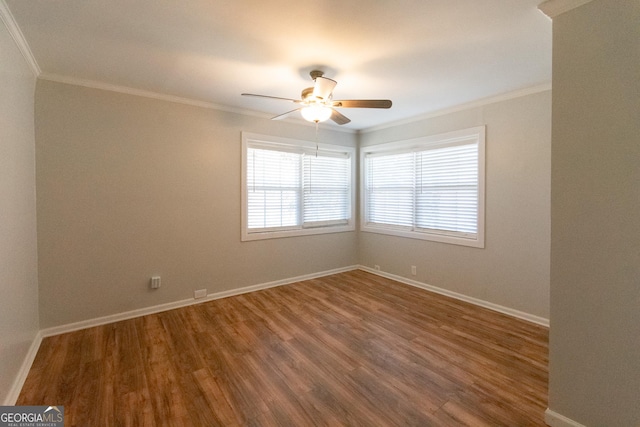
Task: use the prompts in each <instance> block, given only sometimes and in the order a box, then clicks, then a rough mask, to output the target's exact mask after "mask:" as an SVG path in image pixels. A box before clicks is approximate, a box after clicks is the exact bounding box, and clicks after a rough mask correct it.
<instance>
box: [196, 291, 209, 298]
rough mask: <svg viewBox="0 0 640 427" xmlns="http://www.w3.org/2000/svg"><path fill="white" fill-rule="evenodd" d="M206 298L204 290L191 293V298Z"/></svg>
mask: <svg viewBox="0 0 640 427" xmlns="http://www.w3.org/2000/svg"><path fill="white" fill-rule="evenodd" d="M206 296H207V290H206V289H198V290H197V291H193V298H194V299H198V298H204V297H206Z"/></svg>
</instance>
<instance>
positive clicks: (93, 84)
mask: <svg viewBox="0 0 640 427" xmlns="http://www.w3.org/2000/svg"><path fill="white" fill-rule="evenodd" d="M0 1H3V0H0ZM38 78H39V79H40V80H48V81H52V82H56V83H64V84H69V85H74V86H82V87H86V88H90V89H99V90H106V91H109V92H117V93H123V94H126V95H133V96H141V97H144V98H151V99H157V100H160V101H167V102H174V103H177V104H183V105H191V106H194V107H200V108H207V109H209V110H218V111H225V112H227V113H234V114H242V115H244V116H252V117H258V118H261V119H270V118H271V117H273V114H267V113H264V112H260V111H255V110H249V109H244V108H235V107H229V106H226V105H221V104H215V103H213V102H207V101H200V100H197V99H191V98H184V97H181V96H175V95H168V94H165V93H160V92H153V91H150V90H143V89H135V88H132V87H128V86H121V85H116V84H112V83H104V82H100V81H97V80H89V79H80V78H76V77H69V76H63V75H60V74H52V73H46V72H44V73H40V75H39V76H38ZM285 120H287V121H289V120H290V121H291V122H292V123H296V124H302V125H306V126H311V125H314V124H313V123H309V122H307V121H304V120H295V119H285ZM314 126H315V125H314ZM331 130H334V131H342V132H346V133H355V132H356V131H354V130H352V129H339V128H337V127H334V126H332V127H331Z"/></svg>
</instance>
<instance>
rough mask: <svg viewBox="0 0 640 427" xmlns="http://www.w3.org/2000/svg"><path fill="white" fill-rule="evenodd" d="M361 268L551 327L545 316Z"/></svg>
mask: <svg viewBox="0 0 640 427" xmlns="http://www.w3.org/2000/svg"><path fill="white" fill-rule="evenodd" d="M359 269H360V270H363V271H367V272H369V273H373V274H377V275H378V276H382V277H386V278H388V279H391V280H395V281H397V282H400V283H404V284H407V285H411V286H415V287H417V288H422V289H424V290H427V291H431V292H435V293H437V294H441V295H445V296H448V297H451V298H455V299H457V300H460V301H465V302H468V303H471V304H474V305H478V306H480V307H484V308H488V309H489V310H493V311H497V312H499V313H502V314H506V315H509V316H512V317H516V318H518V319H522V320H526V321H527V322H531V323H535V324H538V325H541V326H544V327H547V328H548V327H549V319H545V318H544V317H539V316H535V315H533V314H529V313H525V312H523V311H519V310H515V309H513V308H509V307H504V306H502V305H498V304H494V303H492V302H489V301H484V300H481V299H478V298H474V297H470V296H468V295H464V294H459V293H457V292H453V291H450V290H447V289H443V288H438V287H437V286H432V285H429V284H426V283H423V282H418V281H417V280H411V279H407V278H406V277H402V276H397V275H395V274H391V273H386V272H384V271H380V270H374V269H373V268H370V267H367V266H364V265H361V266H359Z"/></svg>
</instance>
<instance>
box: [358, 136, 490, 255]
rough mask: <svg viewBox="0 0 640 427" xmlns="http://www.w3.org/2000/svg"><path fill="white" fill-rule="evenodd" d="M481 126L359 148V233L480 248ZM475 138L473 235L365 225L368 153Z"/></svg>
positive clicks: (482, 214) (482, 205)
mask: <svg viewBox="0 0 640 427" xmlns="http://www.w3.org/2000/svg"><path fill="white" fill-rule="evenodd" d="M485 133H486V127H485V126H477V127H473V128H469V129H463V130H459V131H453V132H447V133H442V134H438V135H431V136H425V137H420V138H415V139H409V140H404V141H395V142H389V143H384V144H377V145H371V146H367V147H361V149H360V164H359V166H360V230H361V231H364V232H370V233H378V234H387V235H392V236H399V237H407V238H410V239H420V240H430V241H434V242H441V243H449V244H455V245H462V246H470V247H474V248H484V236H485V231H484V228H485V201H484V199H485ZM474 138H477V141H478V223H477V230H478V232H477V235H476V236H475V237H473V238H466V237H459V236H453V235H447V234H443V233H441V232H438V231H437V230H434V231H413V230H407V229H406V228H404V227H401V226H394V225H380V224H375V225H374V224H367V212H366V209H367V208H366V206H367V205H366V177H365V157H366V156H367V155H369V154H378V153H381V154H382V153H389V154H390V153H394V152H402V151H411V150H415V149H420V148H424V147H434V146H442V145H446V144H451V143H455V142H456V141H463V140H468V139H474Z"/></svg>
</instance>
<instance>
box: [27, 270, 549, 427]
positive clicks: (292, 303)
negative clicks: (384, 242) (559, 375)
mask: <svg viewBox="0 0 640 427" xmlns="http://www.w3.org/2000/svg"><path fill="white" fill-rule="evenodd" d="M547 340H548V330H547V329H546V328H544V327H541V326H537V325H534V324H531V323H527V322H524V321H520V320H517V319H513V318H511V317H508V316H505V315H502V314H498V313H495V312H492V311H489V310H485V309H482V308H478V307H476V306H473V305H470V304H466V303H463V302H460V301H456V300H453V299H450V298H447V297H443V296H440V295H436V294H432V293H430V292H426V291H424V290H421V289H417V288H414V287H410V286H407V285H404V284H400V283H397V282H394V281H392V280H388V279H385V278H382V277H378V276H376V275H372V274H369V273H366V272H363V271H351V272H347V273H341V274H336V275H333V276H328V277H324V278H320V279H314V280H308V281H304V282H299V283H295V284H291V285H286V286H281V287H277V288H272V289H267V290H264V291H259V292H254V293H251V294H245V295H240V296H235V297H230V298H224V299H220V300H215V301H210V302H206V303H202V304H198V305H193V306H190V307H185V308H181V309H177V310H172V311H167V312H163V313H159V314H154V315H148V316H144V317H139V318H136V319H132V320H126V321H122V322H118V323H114V324H110V325H105V326H98V327H94V328H90V329H85V330H81V331H77V332H71V333H67V334H63V335H58V336H54V337H49V338H46V339H44V340H43V342H42V345H41V347H40V350H39V352H38V355H37V357H36V359H35V362H34V364H33V367H32V368H31V371H30V373H29V376H28V378H27V380H26V383H25V385H24V387H23V390H22V393H21V395H20V397H19V400H18V402H17V404H18V405H54V404H55V405H64V408H65V419H66V424H65V425H66V426H83V427H84V426H238V425H245V426H276V425H278V426H321V425H331V426H339V425H349V426H412V425H413V426H457V425H467V426H474V427H476V426H544V425H545V424H544V421H543V416H544V410H545V409H546V407H547Z"/></svg>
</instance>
